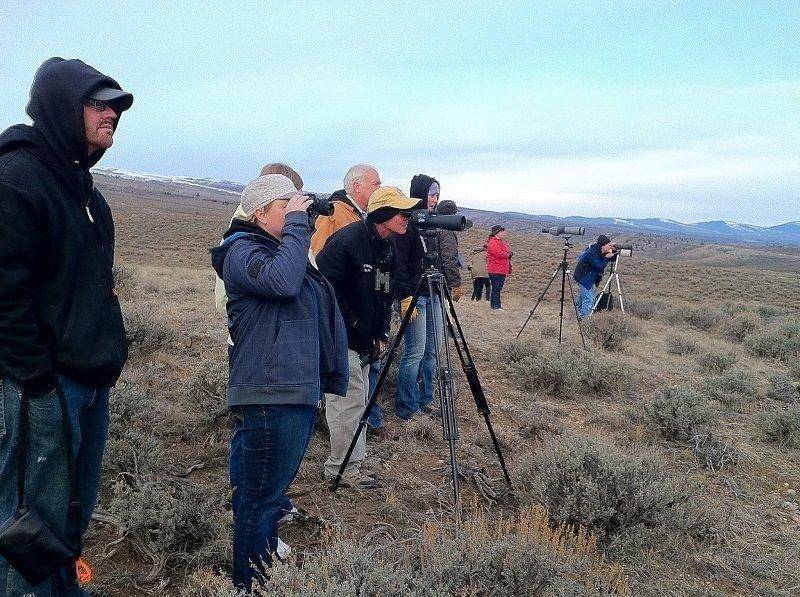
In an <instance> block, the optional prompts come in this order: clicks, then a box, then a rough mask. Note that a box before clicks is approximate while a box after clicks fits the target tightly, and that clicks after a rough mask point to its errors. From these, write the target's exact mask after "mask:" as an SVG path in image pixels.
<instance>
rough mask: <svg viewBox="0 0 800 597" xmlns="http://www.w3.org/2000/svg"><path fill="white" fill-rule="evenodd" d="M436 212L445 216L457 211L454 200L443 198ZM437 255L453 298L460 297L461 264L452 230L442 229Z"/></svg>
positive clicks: (455, 237)
mask: <svg viewBox="0 0 800 597" xmlns="http://www.w3.org/2000/svg"><path fill="white" fill-rule="evenodd" d="M436 212H437V213H440V214H442V215H446V216H452V215H455V214H456V213H458V207H457V206H456V202H455V201H451V200H450V199H445V200H443V201H439V203H438V204H437V205H436ZM439 255H440V257H441V260H442V273H443V274H444V278H445V280H447V286H448V287H449V288H450V293H451V294H452V296H453V300H454V301H457V300H458V299H460V298H461V264H460V263H459V257H458V236H457V235H456V233H455V232H454V231H453V230H442V234H441V235H440V236H439Z"/></svg>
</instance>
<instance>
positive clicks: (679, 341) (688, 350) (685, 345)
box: [666, 335, 700, 355]
mask: <svg viewBox="0 0 800 597" xmlns="http://www.w3.org/2000/svg"><path fill="white" fill-rule="evenodd" d="M666 342H667V352H668V353H669V354H679V355H684V354H695V353H696V352H697V351H698V350H700V345H699V344H697V342H695V341H694V340H692V339H691V338H687V337H686V336H672V335H670V336H667V340H666Z"/></svg>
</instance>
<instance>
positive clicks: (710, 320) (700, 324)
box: [684, 306, 725, 332]
mask: <svg viewBox="0 0 800 597" xmlns="http://www.w3.org/2000/svg"><path fill="white" fill-rule="evenodd" d="M724 316H725V313H724V311H722V310H721V309H715V308H713V307H706V306H702V307H696V308H694V309H688V310H687V311H686V312H685V314H684V318H685V320H686V322H687V323H688V324H689V325H691V326H692V327H695V328H697V329H698V330H702V331H704V332H707V331H709V330H710V329H712V328H713V327H715V326H716V325H717V324H718V323H719V322H720V320H721V319H722V318H723V317H724Z"/></svg>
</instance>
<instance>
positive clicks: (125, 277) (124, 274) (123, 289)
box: [111, 265, 136, 294]
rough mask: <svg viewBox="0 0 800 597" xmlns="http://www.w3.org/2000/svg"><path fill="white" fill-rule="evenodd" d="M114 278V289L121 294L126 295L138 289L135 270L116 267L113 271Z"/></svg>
mask: <svg viewBox="0 0 800 597" xmlns="http://www.w3.org/2000/svg"><path fill="white" fill-rule="evenodd" d="M111 275H112V276H113V278H114V288H115V289H116V290H117V292H118V293H119V294H125V293H127V292H129V291H130V290H132V289H133V288H135V287H136V278H135V274H134V269H133V268H131V267H126V266H124V265H115V266H114V268H113V269H112V270H111Z"/></svg>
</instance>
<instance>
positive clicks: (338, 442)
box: [325, 350, 369, 478]
mask: <svg viewBox="0 0 800 597" xmlns="http://www.w3.org/2000/svg"><path fill="white" fill-rule="evenodd" d="M347 360H348V363H349V365H350V383H349V384H348V385H347V395H346V396H339V395H338V394H325V419H326V420H327V421H328V429H329V430H330V434H331V455H330V458H328V460H326V461H325V477H327V478H333V477H335V476H336V475H337V473H338V472H339V467H340V466H341V465H342V462H344V457H345V456H346V455H347V448H349V447H350V442H351V441H352V440H353V434H355V432H356V429H358V422H359V421H360V420H361V415H363V414H364V408H366V406H367V399H368V397H369V363H368V364H366V365H365V366H363V367H362V366H361V358H360V357H359V356H358V353H356V352H355V351H353V350H348V351H347ZM366 455H367V436H366V429H365V430H364V431H362V432H361V435H360V436H359V438H358V441H357V442H356V446H355V448H354V449H353V453H352V454H351V456H350V461H349V462H348V463H347V468H346V469H345V472H344V474H345V476H350V475H354V474H357V473H358V472H359V468H360V467H361V463H362V462H364V458H366Z"/></svg>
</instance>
